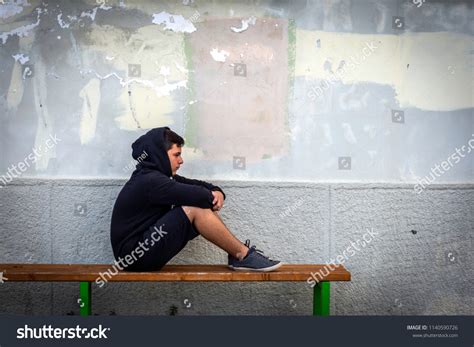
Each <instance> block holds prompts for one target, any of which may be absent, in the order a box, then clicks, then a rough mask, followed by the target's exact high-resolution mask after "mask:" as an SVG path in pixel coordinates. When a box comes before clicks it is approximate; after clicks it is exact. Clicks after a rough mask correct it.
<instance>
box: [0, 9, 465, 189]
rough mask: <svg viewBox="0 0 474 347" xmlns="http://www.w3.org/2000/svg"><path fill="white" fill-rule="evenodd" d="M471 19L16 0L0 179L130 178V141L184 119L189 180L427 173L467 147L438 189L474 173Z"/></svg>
mask: <svg viewBox="0 0 474 347" xmlns="http://www.w3.org/2000/svg"><path fill="white" fill-rule="evenodd" d="M473 17H474V11H473V8H472V2H469V1H425V2H421V1H417V0H414V1H395V0H385V1H372V0H370V1H369V0H365V1H350V0H337V1H336V0H334V1H323V0H320V1H262V2H252V1H248V2H230V1H224V2H222V1H197V0H196V1H182V2H179V1H160V2H157V1H133V2H126V1H109V0H98V1H92V0H89V1H74V2H72V1H58V2H56V1H47V2H46V1H31V2H27V1H26V0H15V1H5V4H4V5H0V29H1V34H0V62H1V71H0V74H1V80H0V102H1V105H0V110H1V112H0V117H1V122H2V127H1V130H0V131H1V135H2V136H1V138H2V149H3V150H2V155H1V157H0V173H4V172H5V173H6V174H8V173H9V174H11V175H13V173H12V172H11V171H12V165H16V164H17V163H19V162H21V161H24V160H26V161H27V163H28V164H29V166H30V167H28V168H27V169H26V170H25V171H22V172H21V175H23V176H38V175H48V176H50V175H51V176H74V177H84V176H89V177H91V176H92V177H97V176H100V177H127V176H128V175H129V174H130V171H131V169H130V168H127V167H128V166H129V164H130V159H131V158H130V143H131V142H132V141H133V140H134V139H135V138H137V137H138V136H139V135H140V134H141V133H143V131H145V130H147V129H149V128H152V127H157V126H163V125H169V126H171V127H172V128H173V129H175V130H176V131H178V132H179V133H182V134H184V135H185V137H186V140H187V146H186V151H185V160H186V161H187V162H186V165H185V166H184V168H183V169H184V173H185V174H188V175H190V176H200V177H203V178H208V179H211V178H212V179H241V180H261V181H265V180H272V181H273V180H274V181H277V180H290V181H327V180H337V181H366V182H372V181H391V182H417V181H418V180H419V179H422V178H423V177H425V176H427V175H428V177H430V176H429V175H430V173H431V170H432V169H435V170H439V169H436V168H435V166H436V165H437V164H440V163H441V162H442V161H443V160H447V159H448V158H449V157H450V156H452V155H453V154H455V153H456V149H458V150H459V151H461V153H460V154H457V156H458V158H457V159H456V158H452V159H451V160H450V162H449V165H448V164H446V165H447V166H446V168H444V169H443V174H442V175H440V174H439V172H437V173H436V181H437V182H464V181H472V170H473V169H472V165H473V164H472V156H471V159H466V158H462V156H463V155H464V156H466V155H467V151H468V149H469V151H470V150H472V148H474V138H473V135H472V134H473V114H472V109H473V102H474V101H473V90H472V81H473V72H472V71H473V70H472V68H473V52H474V50H473V46H472V35H473V33H474V25H473V23H474V18H473ZM51 135H52V136H56V137H57V138H59V139H60V140H61V141H60V142H59V143H58V144H57V145H55V146H54V147H52V148H51V150H49V151H47V152H44V153H43V152H40V153H39V154H40V155H38V156H36V159H37V160H36V162H35V163H32V160H31V159H30V160H27V159H26V158H27V157H28V155H30V154H32V153H33V151H32V149H33V148H35V149H36V150H38V148H39V147H40V146H42V147H43V148H44V147H45V142H46V140H47V138H48V137H49V136H51ZM469 141H471V142H469ZM469 145H470V147H469ZM462 146H464V149H462ZM454 166H455V169H452V168H453V167H454ZM15 175H16V173H15ZM432 176H433V175H432ZM0 178H2V176H1V175H0ZM8 179H9V177H8V175H7V177H5V178H3V180H4V181H6V180H8ZM1 183H2V181H1V180H0V184H1Z"/></svg>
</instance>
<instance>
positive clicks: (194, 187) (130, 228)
mask: <svg viewBox="0 0 474 347" xmlns="http://www.w3.org/2000/svg"><path fill="white" fill-rule="evenodd" d="M165 129H169V128H168V127H163V128H156V129H152V130H150V131H149V132H147V133H146V134H145V135H143V136H141V137H140V138H138V140H136V141H135V142H134V143H133V144H132V150H133V151H132V157H133V158H134V159H135V160H137V161H139V163H138V164H137V166H136V169H135V171H134V172H133V173H132V176H131V177H130V179H129V180H128V182H127V183H126V184H125V186H124V187H123V188H122V190H121V191H120V193H119V195H118V197H117V201H116V202H115V206H114V209H113V212H112V223H111V234H110V236H111V241H112V248H113V251H114V255H115V257H116V258H118V257H120V256H121V252H122V247H123V245H124V244H126V243H127V242H129V241H132V242H133V241H134V239H137V238H138V237H139V235H140V234H141V233H143V232H144V231H145V230H147V229H148V228H149V227H151V226H152V225H154V224H155V223H156V222H157V220H158V219H159V218H161V217H162V216H163V215H164V214H165V213H167V212H168V211H170V210H171V208H172V205H174V206H196V207H201V208H212V201H213V200H214V197H213V195H212V193H211V191H213V190H219V191H221V192H222V193H223V194H224V192H223V191H222V190H221V189H220V188H219V187H217V186H214V185H212V184H210V183H207V182H204V181H199V180H193V179H188V178H185V177H182V176H178V175H175V176H172V175H171V164H170V161H169V158H168V153H167V150H166V148H165V141H164V131H165ZM224 197H225V195H224Z"/></svg>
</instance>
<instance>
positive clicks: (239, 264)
mask: <svg viewBox="0 0 474 347" xmlns="http://www.w3.org/2000/svg"><path fill="white" fill-rule="evenodd" d="M245 245H246V246H247V247H249V252H248V253H247V255H246V256H245V258H244V259H242V260H239V259H237V258H234V257H233V256H231V255H230V254H229V257H228V266H229V268H231V269H233V270H235V271H260V272H269V271H274V270H276V269H278V268H279V267H280V266H281V262H279V261H276V260H271V259H269V258H268V257H266V256H264V255H263V252H262V251H260V250H258V249H257V248H255V246H252V247H250V240H247V241H245Z"/></svg>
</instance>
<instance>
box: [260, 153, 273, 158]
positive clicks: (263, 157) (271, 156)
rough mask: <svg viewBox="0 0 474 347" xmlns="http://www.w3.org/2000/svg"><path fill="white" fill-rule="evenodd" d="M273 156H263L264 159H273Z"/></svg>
mask: <svg viewBox="0 0 474 347" xmlns="http://www.w3.org/2000/svg"><path fill="white" fill-rule="evenodd" d="M271 158H272V156H271V155H270V154H264V155H262V159H271Z"/></svg>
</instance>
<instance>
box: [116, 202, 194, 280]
mask: <svg viewBox="0 0 474 347" xmlns="http://www.w3.org/2000/svg"><path fill="white" fill-rule="evenodd" d="M197 236H199V233H198V232H197V231H196V229H195V228H194V226H193V225H192V224H191V222H190V221H189V218H188V216H187V215H186V213H185V212H184V210H183V208H182V207H181V206H176V207H175V208H173V209H172V210H171V211H169V212H168V213H166V214H165V215H164V216H162V217H161V218H160V219H158V221H157V222H156V223H155V224H154V225H152V226H151V227H150V228H148V229H147V230H146V231H145V232H144V233H143V234H142V235H140V236H139V237H138V238H134V239H133V240H130V242H129V243H128V244H126V245H125V246H124V247H122V250H123V251H124V252H122V255H121V258H122V259H124V258H125V257H126V255H127V254H129V255H130V256H131V257H128V259H129V260H130V259H131V258H133V260H130V261H127V262H125V261H123V263H124V264H127V267H126V268H125V269H124V270H125V271H155V270H159V269H161V268H162V267H163V266H164V265H165V264H166V263H167V262H169V261H170V260H171V259H172V258H173V257H174V256H175V255H176V254H178V253H179V252H180V251H181V250H182V249H183V248H184V246H186V244H187V243H188V241H190V240H192V239H194V238H196V237H197ZM140 243H141V244H140ZM130 263H132V264H131V265H128V264H130Z"/></svg>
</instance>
